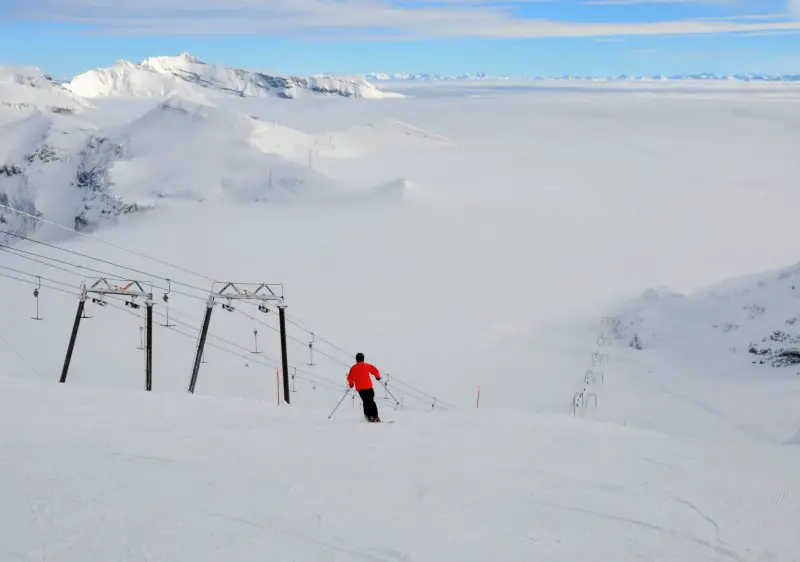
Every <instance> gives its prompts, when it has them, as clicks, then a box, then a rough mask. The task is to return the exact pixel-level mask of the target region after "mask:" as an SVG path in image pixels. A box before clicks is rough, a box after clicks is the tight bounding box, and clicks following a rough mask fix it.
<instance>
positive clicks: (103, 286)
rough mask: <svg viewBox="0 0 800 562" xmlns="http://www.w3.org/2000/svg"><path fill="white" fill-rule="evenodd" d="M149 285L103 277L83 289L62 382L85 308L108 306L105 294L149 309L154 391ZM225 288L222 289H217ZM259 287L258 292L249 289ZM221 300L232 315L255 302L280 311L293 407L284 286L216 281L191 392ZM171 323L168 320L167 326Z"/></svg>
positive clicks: (148, 370)
mask: <svg viewBox="0 0 800 562" xmlns="http://www.w3.org/2000/svg"><path fill="white" fill-rule="evenodd" d="M146 284H147V283H146V282H140V281H136V280H131V279H124V280H119V279H109V278H107V277H101V278H97V279H96V280H94V282H93V283H91V284H90V285H87V283H84V285H83V286H82V287H81V293H80V296H79V302H78V310H77V312H76V314H75V322H74V323H73V326H72V334H71V335H70V339H69V345H68V347H67V354H66V357H65V358H64V366H63V368H62V371H61V378H60V380H59V382H60V383H66V381H67V375H68V373H69V365H70V362H71V360H72V353H73V351H74V349H75V342H76V340H77V337H78V330H79V328H80V324H81V320H82V319H83V318H88V317H87V316H85V315H84V307H85V305H86V301H87V300H88V299H89V298H91V300H92V302H93V303H94V304H97V305H98V306H101V307H102V306H105V305H106V302H105V301H104V300H103V297H104V296H105V295H115V296H122V297H127V298H128V299H130V300H126V301H125V306H128V307H130V308H134V309H138V308H140V307H141V305H140V304H139V303H138V302H136V299H143V300H144V306H145V326H144V331H145V338H144V342H142V343H143V344H144V346H143V347H144V351H145V390H146V391H148V392H149V391H151V390H152V388H153V361H152V359H153V305H154V301H153V292H152V286H151V288H150V290H149V291H147V290H145V288H144V287H143V285H146ZM219 285H222V287H221V288H219V290H216V288H217V287H218V286H219ZM251 287H255V288H254V289H249V288H251ZM167 295H168V293H167V294H165V295H164V302H165V303H166V302H168V296H167ZM218 301H222V308H223V309H224V310H227V311H230V312H232V311H233V310H234V308H233V305H232V302H233V301H251V302H257V303H258V310H259V311H260V312H262V313H265V314H266V313H268V312H269V311H270V309H269V308H268V306H267V305H268V304H275V305H276V306H277V308H278V318H279V323H280V330H279V332H280V342H281V364H282V367H283V368H282V371H283V390H284V393H283V399H284V402H286V403H287V404H289V403H290V402H291V388H290V386H289V357H288V353H287V344H286V304H285V301H284V296H283V285H281V284H277V283H273V284H269V283H234V282H230V281H229V282H226V283H219V282H215V283H214V284H213V285H212V288H211V292H210V293H209V296H208V299H207V300H206V311H205V315H204V317H203V324H202V327H201V329H200V335H199V338H198V342H197V349H196V352H195V357H194V363H193V365H192V374H191V379H190V382H189V389H188V390H189V392H190V393H191V394H194V390H195V386H196V385H197V377H198V374H199V372H200V364H201V363H204V361H203V352H204V348H205V343H206V337H207V335H208V328H209V325H210V323H211V313H212V311H213V309H214V306H215V305H216V304H217V302H218ZM168 324H169V321H167V325H168Z"/></svg>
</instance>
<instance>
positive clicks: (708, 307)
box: [614, 264, 800, 367]
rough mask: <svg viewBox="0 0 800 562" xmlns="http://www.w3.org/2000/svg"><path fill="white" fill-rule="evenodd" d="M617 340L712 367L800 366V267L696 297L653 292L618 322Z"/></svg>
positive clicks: (747, 278) (736, 282) (714, 288)
mask: <svg viewBox="0 0 800 562" xmlns="http://www.w3.org/2000/svg"><path fill="white" fill-rule="evenodd" d="M614 336H615V338H616V339H617V340H619V341H621V342H623V343H625V344H626V345H629V346H630V347H633V348H635V349H638V350H642V351H647V350H669V351H671V352H673V353H674V355H676V356H680V355H685V356H689V357H694V358H698V359H699V360H701V361H709V360H710V359H711V358H716V360H719V359H720V358H721V357H724V356H725V355H729V356H730V358H732V359H733V360H734V361H738V362H742V363H744V362H746V363H754V364H761V365H772V366H775V367H785V366H794V365H798V364H800V264H796V265H793V266H791V267H787V268H782V269H780V270H777V271H770V272H766V273H759V274H753V275H748V276H745V277H742V278H738V279H732V280H728V281H725V282H722V283H719V284H717V285H714V286H712V287H710V288H708V289H705V290H703V291H699V292H697V293H694V294H691V295H682V294H677V293H674V292H672V291H668V290H665V289H650V290H648V291H646V292H645V293H644V294H643V295H642V296H641V297H639V298H637V299H635V300H633V301H631V302H630V303H628V304H627V305H626V306H625V307H624V308H623V309H622V310H621V311H620V313H619V315H618V316H617V322H616V325H615V329H614Z"/></svg>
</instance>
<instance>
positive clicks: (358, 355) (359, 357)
mask: <svg viewBox="0 0 800 562" xmlns="http://www.w3.org/2000/svg"><path fill="white" fill-rule="evenodd" d="M363 361H364V354H363V353H356V363H362V362H363Z"/></svg>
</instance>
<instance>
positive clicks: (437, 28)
mask: <svg viewBox="0 0 800 562" xmlns="http://www.w3.org/2000/svg"><path fill="white" fill-rule="evenodd" d="M548 1H558V0H527V1H525V0H406V1H402V2H401V1H399V0H136V1H135V2H131V3H129V4H127V5H125V4H124V3H122V2H120V1H119V0H10V2H6V4H5V6H6V8H5V9H4V11H5V12H8V13H7V14H3V16H4V19H6V20H8V19H11V20H12V21H13V20H29V21H30V20H34V21H45V22H58V23H67V24H75V25H81V26H86V27H87V28H88V29H89V30H91V31H93V32H100V33H108V34H120V35H180V34H183V35H189V34H192V35H245V34H259V33H268V34H273V35H289V34H292V35H297V34H301V35H305V36H316V37H331V36H333V37H342V38H344V37H346V38H365V37H370V38H376V37H383V38H395V39H396V38H418V37H463V36H469V37H506V38H523V37H611V36H633V35H677V34H708V33H737V32H742V33H752V32H783V31H791V30H800V21H798V20H797V19H795V20H792V19H790V18H788V17H780V16H778V17H775V16H773V15H769V16H760V15H759V14H753V15H752V16H754V17H744V18H738V19H736V18H719V19H703V18H697V19H692V20H671V21H656V22H647V23H637V22H619V23H580V22H571V21H555V20H546V19H529V18H522V17H519V16H518V15H516V12H515V11H514V10H515V8H517V7H519V6H520V5H521V4H533V3H543V2H548ZM692 1H696V0H584V2H583V3H584V4H595V5H598V4H632V3H638V4H643V3H644V4H646V3H678V2H692ZM706 1H707V2H714V3H719V2H720V1H724V0H706ZM596 7H597V9H602V8H601V7H600V6H596ZM787 11H788V12H790V13H794V14H795V15H797V16H800V0H788V5H787Z"/></svg>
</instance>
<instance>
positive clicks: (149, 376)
mask: <svg viewBox="0 0 800 562" xmlns="http://www.w3.org/2000/svg"><path fill="white" fill-rule="evenodd" d="M88 281H89V280H87V282H88ZM142 283H143V282H139V281H136V280H131V279H109V278H108V277H100V278H97V279H96V281H94V283H92V284H91V285H89V286H88V287H87V286H86V283H84V284H83V287H82V289H81V294H80V301H79V302H78V312H77V314H75V323H74V324H73V326H72V335H71V336H70V339H69V346H68V347H67V356H66V358H65V359H64V367H63V369H62V370H61V379H60V380H59V382H61V383H65V382H67V372H68V371H69V364H70V361H71V360H72V352H73V350H74V349H75V340H76V339H77V337H78V328H80V325H81V319H82V318H85V317H84V316H83V308H84V306H85V305H86V299H88V298H89V295H95V296H93V297H92V302H93V303H95V304H97V305H98V306H105V305H106V301H105V300H103V296H105V295H119V296H121V297H128V299H129V300H126V301H125V306H127V307H129V308H133V309H138V308H141V305H140V304H139V303H138V302H136V299H137V298H142V299H144V300H145V302H144V304H145V307H146V312H145V324H146V329H147V336H146V340H145V341H146V343H145V390H147V391H150V390H152V388H153V292H152V290H150V291H145V290H144V288H143V287H142Z"/></svg>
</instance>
